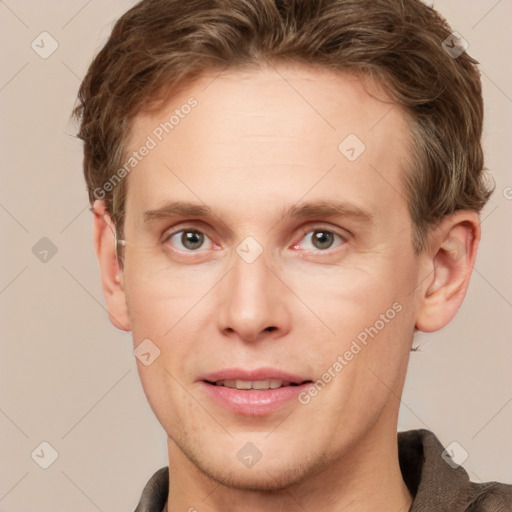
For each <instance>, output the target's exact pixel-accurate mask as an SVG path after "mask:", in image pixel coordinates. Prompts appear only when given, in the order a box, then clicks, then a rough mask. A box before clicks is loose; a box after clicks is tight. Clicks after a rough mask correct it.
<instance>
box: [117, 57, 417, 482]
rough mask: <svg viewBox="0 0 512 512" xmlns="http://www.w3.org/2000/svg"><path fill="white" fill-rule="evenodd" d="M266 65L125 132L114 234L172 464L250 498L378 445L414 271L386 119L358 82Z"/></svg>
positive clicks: (397, 118) (411, 311)
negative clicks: (369, 442)
mask: <svg viewBox="0 0 512 512" xmlns="http://www.w3.org/2000/svg"><path fill="white" fill-rule="evenodd" d="M275 69H277V70H278V71H279V73H278V72H276V70H275ZM275 69H270V68H265V69H263V68H262V69H258V70H251V71H243V72H242V71H231V72H230V73H223V74H222V75H220V76H216V75H214V74H212V75H208V76H206V75H205V76H204V77H202V78H201V79H200V80H199V81H197V82H195V83H193V84H191V85H190V86H189V87H188V88H186V90H184V91H183V93H181V94H180V95H178V96H175V97H173V99H172V100H171V101H170V102H169V103H168V104H167V105H166V107H165V108H164V109H162V110H160V111H159V112H158V113H154V114H151V115H150V114H145V115H139V116H138V117H137V118H136V119H135V120H134V123H133V129H132V134H131V140H130V150H131V151H135V150H138V148H140V147H141V146H143V145H146V146H151V147H150V149H149V151H148V152H147V154H146V156H144V157H143V158H141V159H140V162H138V163H137V165H136V167H135V168H134V170H133V171H132V172H131V173H130V175H129V177H128V193H127V202H126V220H125V233H124V234H125V240H126V247H125V260H124V270H123V274H122V285H123V289H124V293H125V298H126V302H127V306H128V313H129V319H130V329H131V331H132V332H133V340H134V345H135V346H136V347H137V346H138V345H139V344H140V343H141V342H143V340H150V341H145V342H144V343H146V345H142V346H143V347H146V348H149V352H150V354H151V355H150V356H146V359H147V361H146V362H147V363H150V364H147V366H146V365H145V364H142V363H141V362H138V368H139V373H140V377H141V381H142V384H143V387H144V390H145V393H146V395H147V397H148V399H149V402H150V404H151V407H152V409H153V410H154V412H155V414H156V416H157V417H158V419H159V421H160V422H161V424H162V425H163V427H164V428H165V430H166V432H167V434H168V436H169V439H170V447H171V448H170V449H171V450H176V453H178V452H179V453H180V454H182V455H183V454H185V456H186V457H187V460H189V461H191V462H192V463H193V464H194V465H195V467H197V468H198V469H199V470H200V471H201V472H202V473H203V474H206V475H209V476H211V477H213V478H214V479H216V480H217V481H219V482H223V483H224V484H227V485H231V486H235V487H239V488H252V489H271V488H277V487H283V486H285V485H289V484H293V483H297V482H300V481H302V480H303V479H305V478H306V477H308V476H310V475H311V474H312V473H314V472H318V471H321V469H322V468H324V467H326V465H328V464H332V463H334V462H335V461H336V460H339V459H341V458H342V457H343V456H344V455H348V454H349V453H350V451H351V450H353V447H354V446H357V444H358V443H359V442H361V441H362V440H364V439H366V438H367V437H368V436H370V435H371V433H372V432H377V431H379V432H381V431H384V430H385V429H388V431H389V430H390V429H391V430H393V431H396V430H395V429H396V425H395V424H393V422H395V421H396V418H395V417H396V415H397V404H396V402H397V401H396V400H393V396H394V395H400V392H401V388H402V385H403V379H404V376H405V369H406V365H407V360H408V354H409V350H410V346H411V340H412V335H413V331H414V324H415V314H416V308H417V299H416V296H415V292H414V290H415V288H416V283H417V282H418V275H419V264H418V258H417V257H416V255H415V253H414V250H413V245H412V224H411V219H410V215H409V212H408V208H407V203H406V200H405V198H404V192H403V187H402V182H401V178H402V175H403V172H404V170H405V169H406V167H407V162H406V159H407V155H408V149H407V141H408V126H407V121H406V118H405V116H404V114H403V112H401V111H400V109H399V108H398V107H395V108H391V107H392V105H391V104H390V103H384V102H381V101H379V100H377V99H374V98H372V97H371V96H369V95H368V94H367V93H366V92H365V90H364V88H363V86H362V84H361V82H360V81H359V80H358V79H357V78H356V77H353V76H348V75H341V74H331V73H329V72H327V71H317V70H311V69H307V68H303V67H299V66H296V67H292V66H284V65H283V66H280V67H278V68H275ZM215 77H216V78H215ZM191 97H193V98H194V100H189V98H191ZM187 104H188V105H189V106H190V105H192V106H191V107H190V108H188V107H184V105H187ZM176 110H177V111H178V112H176ZM173 114H174V115H175V118H174V119H173V120H171V122H172V123H173V125H172V128H171V129H170V128H169V125H165V124H164V125H161V123H165V122H166V121H169V119H170V117H171V116H172V115H173ZM177 118H179V120H178V121H176V119H177ZM162 126H165V127H166V128H167V131H168V133H166V131H165V129H164V128H163V127H162ZM148 136H149V138H150V139H151V141H152V142H150V141H149V140H150V139H148ZM363 144H364V146H363ZM142 152H143V153H146V151H142ZM142 152H141V153H142ZM158 351H159V356H158V357H157V358H156V359H154V357H155V355H156V354H158ZM146 352H147V351H146ZM153 359H154V360H153ZM151 361H152V362H151ZM238 388H240V389H238ZM247 388H251V389H247Z"/></svg>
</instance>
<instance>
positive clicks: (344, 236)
mask: <svg viewBox="0 0 512 512" xmlns="http://www.w3.org/2000/svg"><path fill="white" fill-rule="evenodd" d="M187 232H195V233H200V234H202V235H204V236H205V237H206V238H207V239H209V240H210V242H211V244H212V245H213V246H214V250H219V249H220V246H219V245H217V244H216V243H215V242H213V240H212V239H211V237H210V236H208V234H206V233H205V232H204V231H201V230H200V229H198V228H195V227H182V228H181V229H179V230H176V231H172V232H171V233H167V234H165V235H164V237H163V241H162V242H163V243H164V244H167V243H169V241H170V240H171V238H173V237H174V236H176V235H183V233H187ZM315 232H325V233H330V234H331V235H334V237H335V238H337V239H338V242H339V243H338V244H336V242H335V241H334V242H333V245H334V244H336V245H334V247H338V246H340V245H344V244H345V243H346V242H347V240H348V238H349V237H348V235H347V234H341V233H338V232H336V231H335V230H333V229H329V228H325V227H322V226H316V227H304V228H302V229H301V230H300V238H299V240H298V242H294V243H292V244H291V245H290V247H293V248H297V246H298V245H299V242H300V241H302V240H303V239H304V238H305V237H306V235H309V234H311V235H312V234H313V233H315ZM176 250H178V251H180V252H186V253H190V254H199V253H201V252H202V251H204V250H206V249H197V250H191V249H176ZM297 250H301V249H297ZM332 250H333V247H332V246H331V247H328V248H327V249H325V250H323V249H316V250H315V249H311V251H313V252H314V253H316V254H317V253H329V252H331V251H332Z"/></svg>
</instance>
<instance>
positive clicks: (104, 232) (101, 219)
mask: <svg viewBox="0 0 512 512" xmlns="http://www.w3.org/2000/svg"><path fill="white" fill-rule="evenodd" d="M93 213H94V225H93V241H94V248H95V251H96V257H97V258H98V263H99V267H100V273H101V283H102V287H103V294H104V296H105V301H106V304H107V310H108V316H109V319H110V321H111V323H112V324H113V325H114V326H115V327H117V328H118V329H121V330H123V331H130V320H129V316H128V308H127V304H126V295H125V291H124V287H123V272H122V270H121V269H120V268H119V264H118V261H117V255H116V247H115V244H116V238H115V226H114V225H113V223H112V220H111V219H110V216H109V214H108V213H107V210H106V208H105V204H104V203H103V201H100V200H96V201H95V202H94V205H93Z"/></svg>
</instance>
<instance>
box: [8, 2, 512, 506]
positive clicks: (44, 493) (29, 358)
mask: <svg viewBox="0 0 512 512" xmlns="http://www.w3.org/2000/svg"><path fill="white" fill-rule="evenodd" d="M133 3H134V2H133V1H128V0H116V1H110V2H103V1H100V0H89V1H84V0H72V1H71V0H68V1H65V2H64V1H57V0H53V1H45V2H36V1H35V0H25V1H23V0H5V1H0V20H1V30H0V38H1V48H2V50H1V51H2V68H1V71H0V108H1V122H0V125H1V144H2V151H1V152H0V169H1V173H2V188H1V191H0V226H1V230H2V234H3V236H2V239H3V240H4V244H3V250H2V259H1V265H0V307H1V311H2V313H1V315H2V317H1V318H2V321H1V324H0V325H1V327H0V329H1V340H2V344H1V368H0V371H1V379H2V385H1V391H0V432H1V437H0V445H1V450H2V451H1V461H2V463H1V470H0V510H1V511H4V512H22V511H23V512H27V511H39V512H46V511H48V512H49V511H52V512H58V511H70V510H73V511H75V512H80V511H84V512H85V511H96V510H100V511H107V510H108V511H127V510H133V508H134V507H135V505H136V503H137V500H138V497H139V496H140V492H141V490H142V487H143V485H144V484H145V482H146V481H147V479H148V478H149V476H150V475H151V474H152V473H153V472H154V471H155V470H156V469H158V468H160V467H162V466H164V465H166V464H167V460H166V444H165V436H164V433H163V430H162V429H161V427H160V426H159V424H158V423H157V421H156V419H155V418H154V416H153V414H152V412H151V410H150V409H149V406H148V405H147V403H146V399H145V397H144V394H143V392H142V389H141V386H140V383H139V380H138V376H137V372H136V366H135V359H134V357H133V355H132V347H131V338H130V336H129V335H128V334H123V333H121V332H118V331H116V330H115V329H114V328H113V327H112V326H111V325H110V323H109V322H108V320H107V317H106V313H105V310H104V301H103V297H102V292H101V287H100V280H99V274H98V268H97V265H96V261H95V257H94V253H93V247H92V243H91V220H92V214H91V213H90V212H89V211H88V203H87V197H86V193H85V184H84V182H83V179H82V175H81V158H82V156H81V143H80V142H79V141H78V140H77V139H75V138H74V137H73V134H74V133H75V130H76V128H75V127H74V126H73V125H71V124H69V123H68V117H69V114H70V111H71V109H72V107H73V104H74V99H75V95H76V91H77V87H78V85H79V83H80V79H81V77H82V76H83V75H84V72H85V70H86V68H87V66H88V63H89V62H90V60H91V58H92V56H93V55H94V54H95V53H96V51H97V50H98V49H99V48H100V46H101V45H102V43H103V42H104V41H105V38H106V37H107V35H108V33H109V30H110V27H111V24H112V21H113V20H115V19H116V18H117V17H118V16H119V15H120V14H121V13H123V12H124V11H125V10H126V9H127V8H128V7H129V6H131V5H132V4H133ZM435 5H436V7H437V8H438V9H439V10H440V11H441V12H442V13H443V14H444V15H445V16H446V17H447V18H448V20H449V21H450V23H451V24H452V26H453V28H454V30H456V31H458V32H459V33H460V34H462V35H463V37H464V38H465V39H466V40H467V41H468V42H469V51H470V53H471V54H472V55H473V56H474V57H475V58H477V59H478V60H479V61H480V62H481V64H482V65H481V69H482V73H483V85H484V89H485V99H486V116H487V117H486V127H485V135H484V143H485V148H486V151H487V166H488V167H489V169H490V171H491V173H492V175H493V176H494V178H495V181H496V192H495V194H494V196H493V198H492V200H491V202H490V204H489V205H488V207H487V208H486V210H485V212H484V214H483V216H482V218H483V230H484V238H483V243H482V245H481V250H480V254H479V258H478V262H477V265H476V269H475V273H474V277H473V282H472V285H471V288H470V290H469V294H468V297H467V299H466V302H465V304H464V306H463V307H462V309H461V311H460V313H459V314H458V316H457V317H456V319H455V320H454V322H452V324H451V325H450V326H449V327H448V328H446V329H444V330H443V331H442V332H439V333H436V334H433V335H421V336H419V337H418V339H417V344H421V345H422V351H421V352H418V353H414V354H412V358H411V365H410V370H409V376H408V380H407V384H406V389H405V394H404V397H403V407H402V411H401V416H400V429H402V430H403V429H409V428H421V427H424V428H429V429H431V430H433V431H435V432H436V433H437V435H438V436H439V437H440V439H441V441H442V442H443V443H444V444H445V445H448V444H449V443H451V442H452V441H457V442H458V443H459V444H460V445H461V446H463V447H464V448H465V450H467V452H468V453H469V457H468V459H467V460H466V461H465V462H464V467H465V468H466V469H467V471H468V472H469V474H470V476H471V478H472V479H473V480H475V481H486V480H494V479H497V480H502V481H509V482H510V481H512V462H511V461H512V439H511V436H510V431H511V425H512V372H511V371H510V368H511V361H512V343H511V342H512V322H511V318H512V291H511V285H512V271H511V265H510V253H511V251H512V237H511V234H512V233H511V225H512V222H511V221H512V200H511V198H512V188H510V187H512V173H511V170H510V162H511V161H512V158H511V157H512V149H511V148H512V144H511V132H512V130H511V128H512V126H511V125H512V122H511V120H512V115H511V114H512V73H511V69H510V61H511V59H510V57H511V55H510V53H511V52H510V50H511V42H512V37H511V30H510V20H511V19H512V1H511V0H501V1H496V0H478V1H476V0H475V1H468V0H438V1H437V2H436V3H435ZM43 31H47V32H49V33H50V34H51V36H52V37H53V38H54V39H55V40H56V41H57V42H58V45H59V46H58V48H57V50H56V51H55V52H54V53H53V54H52V55H51V56H50V57H49V58H47V59H43V58H41V57H40V56H39V55H38V54H37V53H36V52H35V51H34V50H33V49H32V48H31V42H32V41H33V40H34V39H36V38H37V36H38V35H39V34H40V33H41V32H43ZM37 40H40V39H36V42H37ZM48 48H49V45H48V44H47V45H46V49H48ZM507 187H508V188H507ZM507 197H508V199H507ZM42 237H48V238H49V239H50V240H51V241H52V243H53V244H54V245H55V246H56V248H57V252H56V254H55V255H53V256H52V255H51V252H50V253H48V256H47V259H48V261H46V262H42V261H40V260H39V259H38V258H37V257H36V255H34V254H33V252H32V248H33V246H34V245H35V244H36V243H37V242H38V241H39V240H40V239H41V238H42ZM43 243H44V242H43ZM39 250H41V249H39ZM36 252H37V251H36ZM39 256H40V257H41V256H42V255H41V254H39ZM42 441H46V442H48V443H50V445H51V446H52V447H53V448H54V449H55V450H56V451H57V452H58V458H57V459H56V461H55V462H54V463H53V464H52V465H51V466H50V467H49V468H48V469H42V468H41V467H39V465H38V464H36V462H34V460H33V459H32V457H31V453H32V452H33V451H34V450H35V449H36V448H37V447H38V446H39V445H40V443H41V442H42ZM43 451H44V450H43ZM35 453H36V454H37V453H39V454H40V455H41V449H40V448H39V449H38V450H36V452H35ZM49 453H50V452H49V451H48V449H46V452H45V455H44V457H46V459H45V460H48V458H47V457H48V456H49ZM44 457H42V456H40V457H39V459H38V458H37V456H36V455H34V458H35V459H36V460H38V461H43V459H44Z"/></svg>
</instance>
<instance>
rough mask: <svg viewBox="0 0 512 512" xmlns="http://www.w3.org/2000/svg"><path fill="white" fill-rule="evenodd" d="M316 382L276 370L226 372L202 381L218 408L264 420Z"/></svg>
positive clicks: (206, 377)
mask: <svg viewBox="0 0 512 512" xmlns="http://www.w3.org/2000/svg"><path fill="white" fill-rule="evenodd" d="M312 382H313V381H312V380H311V379H305V378H303V377H300V376H298V375H293V374H290V373H287V372H282V371H279V370H274V369H259V370H252V371H247V370H241V369H227V370H223V371H219V372H215V373H211V374H209V375H205V376H203V377H202V378H201V379H200V383H201V384H202V388H203V390H204V391H205V392H206V394H207V395H208V397H209V398H210V399H213V401H214V402H216V404H217V405H220V406H221V407H222V408H224V409H227V410H229V411H231V412H233V413H235V414H237V415H243V416H265V415H269V414H271V413H273V412H274V411H277V410H278V409H281V408H283V407H284V406H286V405H288V406H289V405H290V404H291V403H293V402H294V400H295V403H296V405H298V400H297V397H298V395H299V394H300V393H301V392H302V391H304V390H305V389H306V388H307V387H308V386H309V385H310V384H311V383H312Z"/></svg>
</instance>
